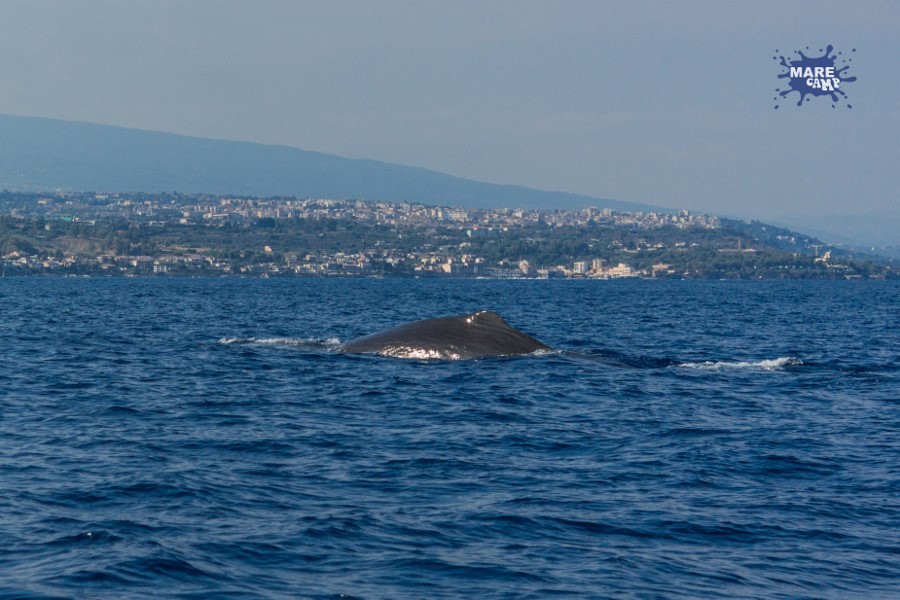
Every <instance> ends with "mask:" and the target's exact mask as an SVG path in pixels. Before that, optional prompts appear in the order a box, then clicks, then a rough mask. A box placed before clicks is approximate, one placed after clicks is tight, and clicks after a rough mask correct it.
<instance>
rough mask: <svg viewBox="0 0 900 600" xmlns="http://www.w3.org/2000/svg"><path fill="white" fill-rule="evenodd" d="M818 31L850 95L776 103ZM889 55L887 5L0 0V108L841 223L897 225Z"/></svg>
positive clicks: (898, 67)
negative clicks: (837, 57) (785, 67)
mask: <svg viewBox="0 0 900 600" xmlns="http://www.w3.org/2000/svg"><path fill="white" fill-rule="evenodd" d="M826 44H832V45H833V46H834V47H835V52H838V51H840V52H843V53H844V54H846V55H849V54H850V53H851V50H852V49H853V48H855V49H856V52H855V53H852V58H853V62H852V63H851V69H850V74H851V75H855V76H857V77H858V80H857V81H856V82H854V83H845V89H846V91H847V93H848V95H849V100H848V101H842V102H840V103H839V104H838V106H837V108H832V106H831V105H832V102H831V101H830V100H826V99H825V98H814V99H813V100H811V101H810V102H809V103H808V104H806V105H804V106H802V107H797V106H795V103H796V102H795V101H794V102H792V101H784V100H782V101H780V102H776V101H775V100H773V98H774V97H775V88H777V87H780V86H781V85H782V83H783V82H782V80H779V79H777V75H778V74H779V73H780V72H781V71H782V69H781V67H780V66H779V65H778V64H777V63H776V61H774V60H773V58H772V57H773V56H775V54H776V52H775V51H776V49H777V50H780V52H779V54H782V55H785V56H787V57H788V58H795V57H796V55H794V54H793V51H794V50H797V49H803V48H805V47H807V46H809V47H810V53H811V54H818V52H817V51H818V49H819V48H823V47H824V46H825V45H826ZM898 73H900V2H897V1H895V0H885V1H883V2H879V1H866V2H859V3H851V2H846V1H842V2H832V1H816V2H783V1H774V2H765V1H753V2H721V1H704V2H685V1H680V2H670V1H665V2H640V1H623V2H603V1H600V2H591V1H583V2H561V1H550V0H547V1H542V2H524V1H516V2H500V1H477V2H466V1H459V0H454V1H453V2H446V1H440V2H427V1H421V0H416V1H415V2H413V1H410V0H404V1H400V2H395V1H375V0H371V1H341V0H328V1H324V0H323V1H316V2H303V1H295V0H290V1H269V0H252V1H249V0H248V1H222V0H217V1H190V0H185V1H177V2H165V1H152V2H151V1H136V0H135V1H129V0H114V1H98V0H81V1H66V2H46V1H41V0H21V1H19V0H15V1H10V0H0V113H8V114H17V115H28V116H41V117H53V118H60V119H70V120H80V121H90V122H94V123H104V124H111V125H121V126H126V127H136V128H142V129H153V130H163V131H170V132H176V133H182V134H188V135H197V136H204V137H215V138H226V139H236V140H250V141H256V142H261V143H271V144H285V145H289V146H294V147H298V148H303V149H307V150H317V151H322V152H330V153H335V154H339V155H342V156H348V157H358V158H373V159H379V160H384V161H389V162H397V163H402V164H408V165H416V166H422V167H427V168H431V169H435V170H438V171H443V172H447V173H451V174H454V175H459V176H462V177H468V178H473V179H479V180H482V181H490V182H498V183H514V184H521V185H526V186H530V187H536V188H541V189H548V190H562V191H570V192H578V193H583V194H588V195H592V196H599V197H605V198H615V199H619V200H630V201H636V202H644V203H650V204H657V205H662V206H667V207H674V208H682V207H683V208H689V209H695V210H705V211H711V212H717V213H720V214H728V215H738V216H746V217H753V218H761V219H766V220H774V221H781V222H788V223H797V222H798V221H800V220H808V222H809V223H813V222H816V221H817V220H818V222H819V223H821V221H822V219H820V218H819V217H820V216H821V215H838V216H841V217H842V218H841V219H840V221H839V222H837V224H836V225H835V227H838V228H840V227H844V231H849V230H850V229H849V228H850V225H848V224H852V223H857V226H858V227H859V226H860V224H861V223H869V221H864V220H857V219H855V218H854V217H853V216H854V215H877V216H878V219H877V222H875V223H874V224H871V226H872V227H875V228H877V227H878V226H879V224H880V227H881V229H882V231H881V234H885V233H886V234H887V235H888V238H891V236H892V235H893V238H892V239H891V240H888V241H894V242H895V243H900V239H897V238H898V235H897V234H896V231H897V230H898V229H900V197H898V195H900V176H898V172H900V151H898V146H900V144H898V140H900V77H898ZM793 96H794V97H796V94H794V95H793ZM848 102H849V104H851V105H852V106H853V108H852V109H848V108H847V107H846V104H847V103H848ZM776 103H777V104H779V105H780V108H779V109H778V110H775V109H774V108H773V107H774V105H775V104H776ZM891 219H893V220H891ZM888 223H893V226H888V225H886V224H888ZM817 226H818V224H817ZM823 226H824V225H823ZM894 226H896V228H894ZM886 227H887V229H886ZM832 229H834V227H832ZM891 232H893V233H891Z"/></svg>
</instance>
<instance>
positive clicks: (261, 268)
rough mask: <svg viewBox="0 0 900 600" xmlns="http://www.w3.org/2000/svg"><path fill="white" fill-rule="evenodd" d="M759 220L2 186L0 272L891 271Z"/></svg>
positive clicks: (536, 274)
mask: <svg viewBox="0 0 900 600" xmlns="http://www.w3.org/2000/svg"><path fill="white" fill-rule="evenodd" d="M897 274H898V272H897V269H896V265H894V264H893V262H892V261H890V260H881V261H879V260H877V259H875V258H873V257H869V256H865V255H860V254H858V253H853V252H850V251H846V250H842V249H841V248H838V247H832V246H828V245H826V244H823V243H822V242H820V241H819V240H816V239H815V238H812V237H810V236H805V235H803V234H799V233H796V232H793V231H790V230H788V229H784V228H780V227H775V226H772V225H768V224H765V223H760V222H758V221H736V220H730V219H722V218H719V217H715V216H710V215H702V214H695V213H690V212H687V211H682V212H680V213H678V214H674V215H673V214H664V213H657V212H625V211H614V210H611V209H609V208H602V209H601V208H585V209H578V210H538V209H512V208H499V209H472V208H463V207H448V206H429V205H425V204H417V203H409V202H397V203H394V202H376V201H364V200H344V199H321V198H319V199H297V198H293V197H275V198H256V197H251V196H226V195H210V194H178V193H170V194H145V193H141V194H127V193H102V194H101V193H94V192H83V193H67V192H58V193H52V194H40V193H24V192H23V193H15V192H8V191H7V192H2V193H0V275H3V276H14V275H61V276H66V275H89V276H136V275H142V276H212V277H222V276H245V277H247V276H249V277H475V278H499V279H520V278H521V279H529V278H530V279H552V278H570V279H597V280H603V279H617V278H636V277H642V278H682V279H891V278H895V277H897Z"/></svg>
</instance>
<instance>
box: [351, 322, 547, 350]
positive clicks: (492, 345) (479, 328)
mask: <svg viewBox="0 0 900 600" xmlns="http://www.w3.org/2000/svg"><path fill="white" fill-rule="evenodd" d="M549 348H550V347H549V346H547V345H546V344H544V343H542V342H540V341H538V340H536V339H534V338H533V337H531V336H529V335H527V334H525V333H522V332H521V331H519V330H517V329H515V328H513V327H510V325H509V324H508V323H507V322H506V321H504V320H503V317H501V316H500V315H498V314H497V313H494V312H491V311H488V310H483V311H479V312H475V313H471V314H468V315H463V316H457V317H440V318H437V319H426V320H424V321H416V322H414V323H407V324H405V325H400V326H399V327H394V328H392V329H388V330H386V331H382V332H379V333H373V334H371V335H367V336H364V337H361V338H357V339H355V340H353V341H351V342H349V343H347V344H345V345H344V346H343V347H342V348H341V351H342V352H349V353H372V354H380V355H383V356H393V357H398V358H444V359H469V358H479V357H482V356H512V355H517V354H530V353H531V352H534V351H536V350H547V349H549Z"/></svg>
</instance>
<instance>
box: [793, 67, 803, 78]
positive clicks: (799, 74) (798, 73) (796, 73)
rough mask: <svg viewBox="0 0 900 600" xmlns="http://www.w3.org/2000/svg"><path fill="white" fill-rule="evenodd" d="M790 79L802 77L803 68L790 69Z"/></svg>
mask: <svg viewBox="0 0 900 600" xmlns="http://www.w3.org/2000/svg"><path fill="white" fill-rule="evenodd" d="M791 77H792V78H794V77H803V67H791Z"/></svg>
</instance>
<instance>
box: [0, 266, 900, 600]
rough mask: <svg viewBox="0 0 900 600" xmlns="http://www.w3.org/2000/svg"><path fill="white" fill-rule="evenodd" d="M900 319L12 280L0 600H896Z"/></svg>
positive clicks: (861, 306)
mask: <svg viewBox="0 0 900 600" xmlns="http://www.w3.org/2000/svg"><path fill="white" fill-rule="evenodd" d="M898 292H900V285H898V284H897V283H896V282H858V281H857V282H802V283H798V282H690V281H684V282H682V281H606V282H603V281H597V282H591V281H585V282H575V281H487V280H391V279H384V280H379V279H306V280H254V279H53V278H5V279H0V597H3V598H19V597H21V598H151V597H153V598H158V597H167V598H168V597H171V598H229V597H231V598H338V597H343V598H458V597H479V598H547V597H567V596H568V597H578V598H581V597H610V598H719V597H753V598H897V597H900V452H898V450H900V435H898V434H900V370H898V363H900V343H898V341H900V335H898V333H900V331H898V328H900V294H898ZM476 309H491V310H494V311H497V312H498V313H500V314H501V315H503V316H504V317H505V318H506V320H507V321H509V323H510V324H511V325H513V326H514V327H517V328H519V329H522V330H523V331H525V332H527V333H529V334H531V335H533V336H535V337H537V338H538V339H540V340H542V341H544V342H545V343H547V344H550V345H551V346H553V347H554V348H555V349H556V350H555V351H553V352H549V353H543V354H540V355H537V356H523V357H511V358H487V359H479V360H472V361H447V360H402V359H396V358H383V357H377V356H368V355H344V354H340V353H338V352H336V348H337V347H338V345H339V344H340V343H341V342H343V341H347V340H350V339H352V338H354V337H356V336H359V335H363V334H367V333H371V332H374V331H377V330H379V329H383V328H386V327H389V326H392V325H396V324H399V323H403V322H407V321H412V320H416V319H422V318H429V317H435V316H442V315H452V314H462V313H465V312H469V311H472V310H476Z"/></svg>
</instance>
